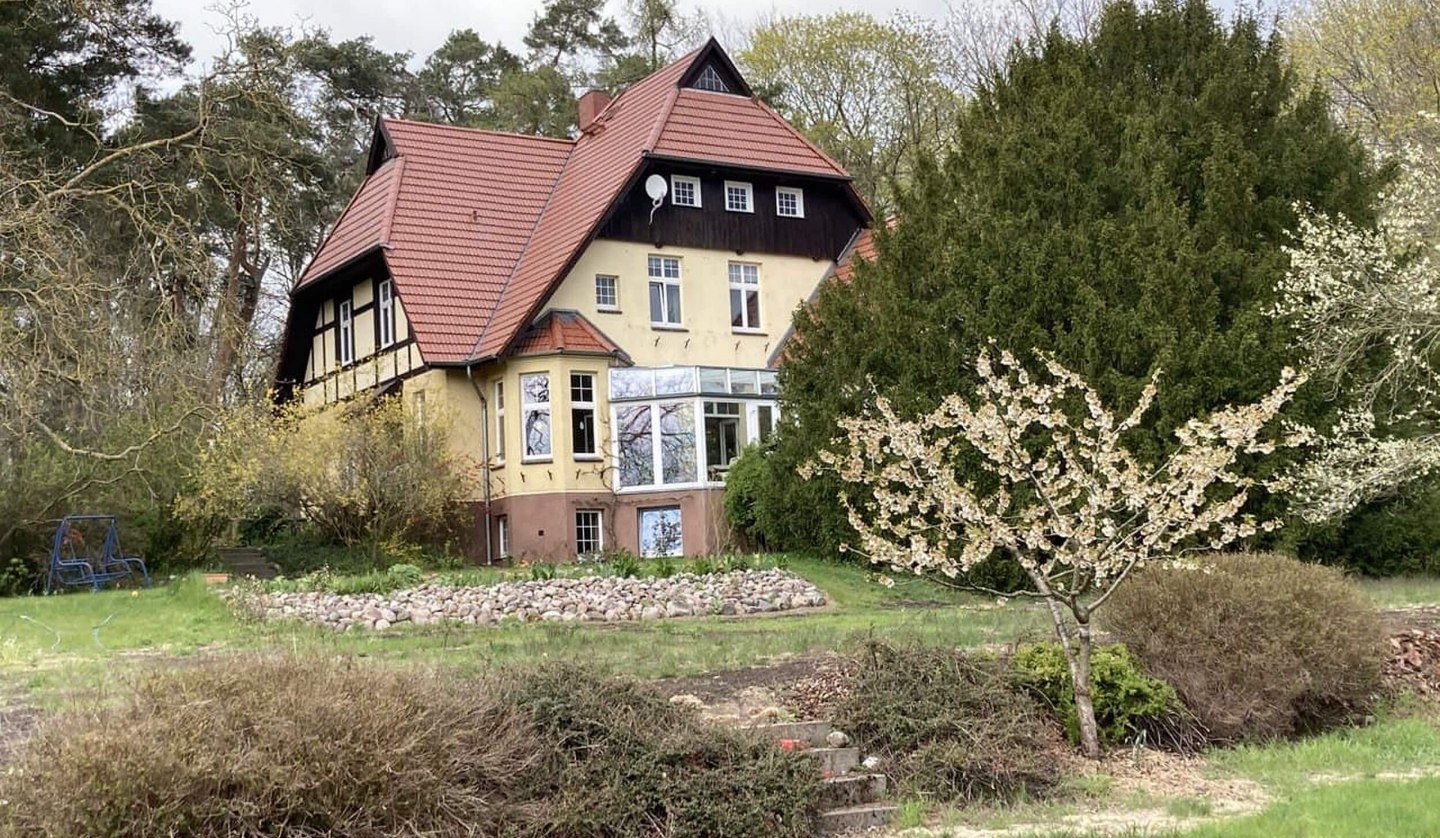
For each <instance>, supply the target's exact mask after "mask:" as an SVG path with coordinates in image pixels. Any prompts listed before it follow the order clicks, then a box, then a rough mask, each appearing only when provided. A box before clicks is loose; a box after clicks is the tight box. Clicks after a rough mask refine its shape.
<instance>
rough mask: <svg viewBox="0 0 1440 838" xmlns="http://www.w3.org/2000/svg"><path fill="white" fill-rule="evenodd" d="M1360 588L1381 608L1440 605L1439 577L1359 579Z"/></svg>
mask: <svg viewBox="0 0 1440 838" xmlns="http://www.w3.org/2000/svg"><path fill="white" fill-rule="evenodd" d="M1357 583H1358V584H1359V585H1360V588H1361V589H1362V590H1364V591H1365V593H1366V594H1368V595H1369V596H1370V598H1371V599H1372V600H1374V601H1375V604H1376V605H1378V606H1380V607H1381V608H1397V607H1402V606H1406V605H1440V576H1397V577H1394V578H1392V579H1360V580H1357Z"/></svg>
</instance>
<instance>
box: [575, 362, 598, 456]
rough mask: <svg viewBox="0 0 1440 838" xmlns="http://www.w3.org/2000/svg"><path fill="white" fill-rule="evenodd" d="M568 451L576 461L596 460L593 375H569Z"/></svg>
mask: <svg viewBox="0 0 1440 838" xmlns="http://www.w3.org/2000/svg"><path fill="white" fill-rule="evenodd" d="M570 450H571V452H572V453H573V454H574V455H575V459H577V460H591V459H598V456H597V454H596V449H595V376H594V374H593V373H588V372H572V373H570Z"/></svg>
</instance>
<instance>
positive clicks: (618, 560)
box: [601, 549, 645, 579]
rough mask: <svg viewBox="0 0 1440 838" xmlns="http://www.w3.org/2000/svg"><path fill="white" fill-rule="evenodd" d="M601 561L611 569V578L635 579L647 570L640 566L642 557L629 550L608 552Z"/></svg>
mask: <svg viewBox="0 0 1440 838" xmlns="http://www.w3.org/2000/svg"><path fill="white" fill-rule="evenodd" d="M601 561H602V562H604V564H605V566H606V567H607V568H609V570H610V575H611V576H620V577H623V578H627V579H634V578H636V577H639V576H640V575H642V573H643V572H644V570H645V568H644V567H643V566H641V564H640V557H639V556H636V555H635V554H634V553H632V552H630V551H629V550H624V549H620V550H608V551H606V553H605V555H604V556H603V557H602V558H601Z"/></svg>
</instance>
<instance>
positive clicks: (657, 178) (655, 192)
mask: <svg viewBox="0 0 1440 838" xmlns="http://www.w3.org/2000/svg"><path fill="white" fill-rule="evenodd" d="M669 191H670V184H668V183H666V182H665V178H664V177H663V176H661V175H651V176H650V177H647V178H645V194H646V195H649V196H650V201H651V203H650V223H651V224H654V223H655V210H658V209H660V205H661V204H663V203H665V194H666V193H667V192H669Z"/></svg>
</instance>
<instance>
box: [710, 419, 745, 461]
mask: <svg viewBox="0 0 1440 838" xmlns="http://www.w3.org/2000/svg"><path fill="white" fill-rule="evenodd" d="M743 417H744V413H743V411H742V410H741V406H740V403H739V402H706V403H705V466H706V468H708V469H711V470H712V471H725V470H726V469H728V468H730V464H731V463H732V462H734V461H735V459H736V458H737V457H739V456H740V449H742V448H744V447H745V442H746V440H745V429H744V427H743V424H742V419H743Z"/></svg>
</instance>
